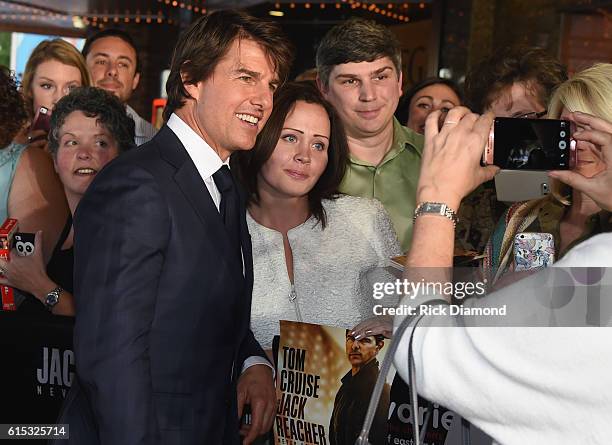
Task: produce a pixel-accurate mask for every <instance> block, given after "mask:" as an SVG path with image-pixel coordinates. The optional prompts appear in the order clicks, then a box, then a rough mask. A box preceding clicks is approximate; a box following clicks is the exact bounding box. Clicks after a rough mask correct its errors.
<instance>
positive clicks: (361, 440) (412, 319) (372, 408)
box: [355, 298, 448, 445]
mask: <svg viewBox="0 0 612 445" xmlns="http://www.w3.org/2000/svg"><path fill="white" fill-rule="evenodd" d="M439 304H443V305H448V302H447V301H446V300H443V299H441V298H434V299H431V300H428V301H425V302H424V303H421V304H420V305H419V307H420V306H431V305H439ZM415 312H416V313H419V311H415ZM423 317H424V315H421V316H418V315H411V316H407V317H406V318H405V319H404V320H403V321H402V323H401V324H400V326H399V327H398V328H397V331H395V334H394V336H393V337H394V339H395V340H394V341H393V342H392V343H391V346H390V347H389V350H388V351H387V354H386V355H385V358H384V360H383V363H382V365H381V368H380V373H379V374H378V379H376V385H375V386H374V391H372V395H371V397H370V404H369V405H368V411H367V412H366V416H365V419H364V421H363V427H362V428H361V432H360V433H359V436H358V437H357V440H356V441H355V445H371V444H370V441H369V439H368V436H369V435H370V428H371V427H372V422H374V416H375V415H376V410H377V408H378V403H379V401H380V396H381V394H382V391H383V388H384V386H385V382H386V381H387V375H388V374H389V370H390V369H391V365H392V364H393V357H394V356H395V352H396V351H397V348H398V346H399V344H400V340H401V338H402V337H403V335H404V332H406V329H408V328H409V327H410V326H412V327H413V330H412V332H411V333H410V339H409V343H408V344H409V346H408V380H409V382H408V383H409V385H410V388H409V391H410V392H409V394H410V399H411V405H412V413H413V415H412V423H413V428H412V431H413V436H414V439H413V443H414V445H420V444H421V443H422V440H421V439H422V438H421V437H419V436H420V435H419V422H418V421H417V418H418V416H417V415H416V414H415V413H418V407H419V404H418V396H417V390H416V373H415V371H414V360H413V357H412V339H413V337H414V328H416V327H417V325H418V323H419V322H420V321H421V320H422V319H423ZM424 433H425V430H423V434H422V435H421V436H424V435H425V434H424Z"/></svg>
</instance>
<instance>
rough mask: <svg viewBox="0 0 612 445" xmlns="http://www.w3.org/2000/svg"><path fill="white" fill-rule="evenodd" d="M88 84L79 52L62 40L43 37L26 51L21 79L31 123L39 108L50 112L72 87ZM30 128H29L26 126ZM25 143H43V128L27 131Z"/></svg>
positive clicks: (85, 69) (83, 62)
mask: <svg viewBox="0 0 612 445" xmlns="http://www.w3.org/2000/svg"><path fill="white" fill-rule="evenodd" d="M89 85H91V78H90V76H89V72H88V71H87V66H86V65H85V59H84V58H83V56H82V55H81V53H80V52H79V51H78V50H77V49H76V48H75V47H74V46H73V45H71V44H70V43H68V42H67V41H65V40H62V39H53V40H44V41H42V42H40V43H39V44H38V45H37V46H36V48H34V50H33V51H32V54H30V58H29V59H28V62H27V63H26V67H25V71H24V72H23V78H22V81H21V89H22V93H23V97H24V99H25V103H26V110H27V112H28V114H29V116H30V119H31V121H32V123H34V122H35V121H36V119H37V118H38V114H39V110H40V108H41V107H44V108H46V109H47V110H49V112H51V111H52V110H53V107H54V106H55V104H56V103H57V101H58V100H60V99H61V98H62V97H64V96H65V95H66V94H68V93H69V92H70V91H71V90H72V89H74V88H76V87H80V86H89ZM30 130H31V129H30ZM28 142H30V144H31V145H33V146H37V147H39V148H43V147H46V145H47V130H45V129H37V130H33V131H29V134H28Z"/></svg>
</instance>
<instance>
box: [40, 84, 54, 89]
mask: <svg viewBox="0 0 612 445" xmlns="http://www.w3.org/2000/svg"><path fill="white" fill-rule="evenodd" d="M52 86H53V85H51V84H50V83H41V84H40V87H41V88H42V89H43V90H50V89H51V87H52Z"/></svg>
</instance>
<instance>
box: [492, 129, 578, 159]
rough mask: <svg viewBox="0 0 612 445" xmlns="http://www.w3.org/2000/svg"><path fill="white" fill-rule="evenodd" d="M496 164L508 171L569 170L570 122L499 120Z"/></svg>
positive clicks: (570, 154)
mask: <svg viewBox="0 0 612 445" xmlns="http://www.w3.org/2000/svg"><path fill="white" fill-rule="evenodd" d="M494 134H495V145H494V150H493V163H494V164H495V165H497V166H498V167H500V168H502V169H505V170H568V169H569V168H570V167H571V166H572V164H573V157H574V153H575V150H573V149H572V148H571V146H572V141H571V140H570V122H569V121H564V120H557V119H521V118H508V117H497V118H495V123H494Z"/></svg>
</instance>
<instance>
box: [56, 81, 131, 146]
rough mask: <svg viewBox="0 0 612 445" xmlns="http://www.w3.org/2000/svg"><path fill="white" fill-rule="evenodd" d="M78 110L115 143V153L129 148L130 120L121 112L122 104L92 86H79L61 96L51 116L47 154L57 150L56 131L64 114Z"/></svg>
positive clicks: (122, 109)
mask: <svg viewBox="0 0 612 445" xmlns="http://www.w3.org/2000/svg"><path fill="white" fill-rule="evenodd" d="M74 111H82V112H83V113H84V114H85V116H87V117H95V118H97V119H98V121H99V122H100V124H101V125H103V126H104V127H105V128H106V129H107V130H108V132H109V133H110V134H111V135H113V137H114V138H115V140H116V141H117V148H118V149H119V152H120V153H121V152H124V151H126V150H129V149H130V148H133V147H134V146H135V144H134V120H133V119H132V118H131V117H130V116H128V114H127V113H126V111H125V105H123V104H122V103H121V101H119V99H118V98H117V97H116V96H115V95H114V94H111V93H109V92H108V91H105V90H102V89H100V88H94V87H80V88H76V89H74V90H72V91H71V92H70V94H68V95H67V96H64V97H62V98H61V99H60V100H59V101H58V102H57V104H56V105H55V108H54V109H53V114H52V115H51V131H50V132H49V151H50V152H51V154H52V155H54V156H55V155H56V154H57V149H58V148H59V139H60V137H59V130H60V128H61V127H62V125H64V121H65V120H66V118H67V117H68V115H69V114H70V113H72V112H74Z"/></svg>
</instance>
